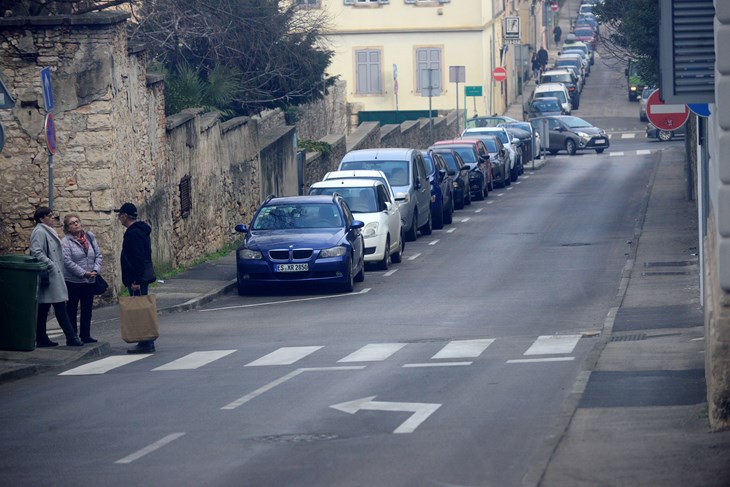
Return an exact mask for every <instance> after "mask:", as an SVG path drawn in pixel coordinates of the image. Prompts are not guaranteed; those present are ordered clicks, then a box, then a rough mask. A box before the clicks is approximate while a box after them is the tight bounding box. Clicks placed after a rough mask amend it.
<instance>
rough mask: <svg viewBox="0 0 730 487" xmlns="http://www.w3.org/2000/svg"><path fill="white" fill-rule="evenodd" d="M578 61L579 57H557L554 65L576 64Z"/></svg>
mask: <svg viewBox="0 0 730 487" xmlns="http://www.w3.org/2000/svg"><path fill="white" fill-rule="evenodd" d="M578 63H580V60H579V59H575V60H573V59H558V60H557V62H556V63H555V66H560V67H562V66H577V65H578Z"/></svg>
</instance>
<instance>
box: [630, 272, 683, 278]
mask: <svg viewBox="0 0 730 487" xmlns="http://www.w3.org/2000/svg"><path fill="white" fill-rule="evenodd" d="M691 274H692V273H691V272H685V271H666V272H663V271H650V272H642V273H641V275H642V276H647V277H650V276H689V275H691Z"/></svg>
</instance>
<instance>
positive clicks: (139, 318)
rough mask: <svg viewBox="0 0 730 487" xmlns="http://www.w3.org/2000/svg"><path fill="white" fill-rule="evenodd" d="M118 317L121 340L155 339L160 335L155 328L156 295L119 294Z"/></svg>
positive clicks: (134, 341)
mask: <svg viewBox="0 0 730 487" xmlns="http://www.w3.org/2000/svg"><path fill="white" fill-rule="evenodd" d="M119 318H120V321H121V329H122V340H124V341H125V342H127V343H136V342H144V341H150V340H155V339H156V338H157V337H159V336H160V332H159V330H158V328H157V297H156V296H155V295H154V294H147V295H145V296H120V297H119Z"/></svg>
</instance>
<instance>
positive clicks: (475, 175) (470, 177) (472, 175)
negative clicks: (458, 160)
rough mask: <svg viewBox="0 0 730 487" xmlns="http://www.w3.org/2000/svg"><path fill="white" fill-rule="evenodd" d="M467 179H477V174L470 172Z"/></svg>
mask: <svg viewBox="0 0 730 487" xmlns="http://www.w3.org/2000/svg"><path fill="white" fill-rule="evenodd" d="M469 179H470V180H471V179H479V174H477V172H476V171H470V172H469Z"/></svg>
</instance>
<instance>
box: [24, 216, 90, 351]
mask: <svg viewBox="0 0 730 487" xmlns="http://www.w3.org/2000/svg"><path fill="white" fill-rule="evenodd" d="M54 217H55V215H54V214H53V210H51V209H50V208H48V207H47V206H39V207H38V209H36V211H35V215H33V219H34V220H35V222H36V226H35V228H34V229H33V233H31V235H30V255H32V256H33V257H35V258H36V259H38V260H40V261H41V262H43V263H44V264H46V265H47V266H48V274H49V278H50V283H49V284H48V285H47V286H42V287H41V288H40V289H39V290H38V320H37V321H36V336H35V340H36V346H37V347H55V346H56V345H58V343H56V342H52V341H51V339H50V338H48V334H47V333H46V320H47V319H48V311H49V310H50V309H51V305H53V311H54V312H55V313H56V319H57V320H58V324H59V325H61V329H62V330H63V333H64V335H66V345H67V346H69V347H80V346H82V345H83V342H82V341H81V340H79V337H78V335H76V333H75V332H74V330H73V326H72V325H71V322H70V321H69V319H68V312H67V311H66V300H67V299H68V291H67V289H66V282H65V281H64V280H63V250H62V248H61V239H60V238H59V237H58V233H56V230H55V229H54V228H53V223H54Z"/></svg>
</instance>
